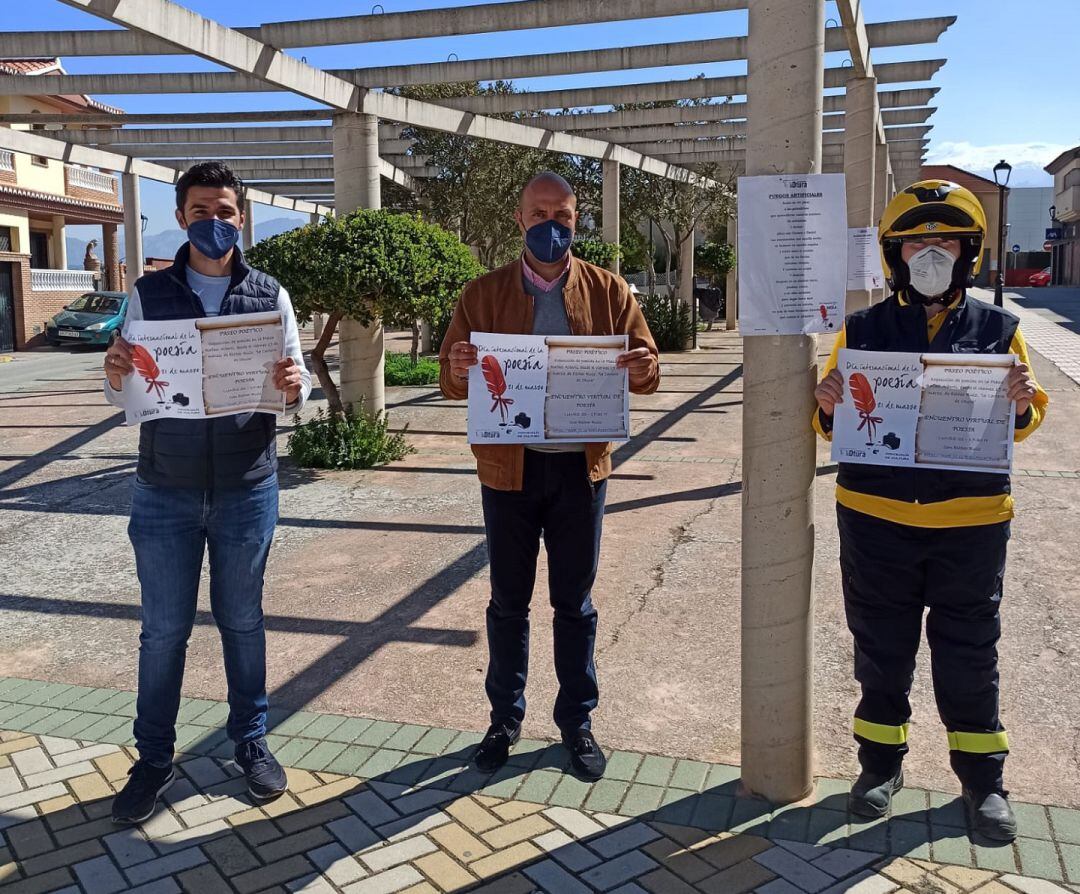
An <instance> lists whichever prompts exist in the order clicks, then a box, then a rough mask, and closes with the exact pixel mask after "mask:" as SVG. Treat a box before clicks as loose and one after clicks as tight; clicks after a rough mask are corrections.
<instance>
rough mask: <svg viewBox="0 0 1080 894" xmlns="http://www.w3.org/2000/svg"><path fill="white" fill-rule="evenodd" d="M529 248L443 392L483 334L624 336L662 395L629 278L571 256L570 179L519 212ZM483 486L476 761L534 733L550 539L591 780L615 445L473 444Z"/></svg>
mask: <svg viewBox="0 0 1080 894" xmlns="http://www.w3.org/2000/svg"><path fill="white" fill-rule="evenodd" d="M514 217H515V219H516V220H517V223H518V227H519V228H520V230H521V233H522V236H523V237H524V239H525V252H524V254H523V255H522V257H521V258H520V259H519V260H517V261H514V262H513V263H512V264H508V265H506V266H505V267H501V268H499V269H498V270H493V271H492V272H491V273H488V274H487V275H486V276H482V277H480V278H479V279H477V280H474V281H473V282H471V283H469V285H467V286H466V287H465V290H464V292H463V293H462V295H461V300H460V301H459V302H458V306H457V309H456V310H455V311H454V318H453V320H451V322H450V328H449V329H448V330H447V333H446V338H445V340H444V341H443V345H442V351H441V352H440V355H439V360H440V362H441V366H442V369H441V375H440V379H439V384H440V386H441V388H442V392H443V394H444V395H445V396H446V397H447V398H450V399H452V400H463V399H464V398H466V397H467V396H468V379H469V367H471V366H474V365H475V364H476V362H477V357H476V348H475V347H474V346H473V345H471V344H470V343H469V338H470V335H471V333H473V332H499V333H506V334H511V335H622V334H624V333H625V334H627V335H629V337H630V350H629V351H627V352H626V353H624V354H622V355H620V357H619V360H618V363H619V366H620V367H623V368H625V369H626V370H627V371H628V373H629V379H630V390H631V391H633V392H634V393H636V394H651V393H652V392H654V391H655V390H656V388H657V386H658V385H659V384H660V366H659V363H658V360H657V351H656V344H655V343H654V342H653V338H652V335H651V334H650V333H649V327H648V325H647V324H646V322H645V318H644V316H643V315H642V313H641V309H640V308H639V307H638V305H637V301H635V299H634V297H633V296H632V295H631V294H630V291H629V289H628V287H627V285H626V283H625V282H624V281H623V280H622V279H620V278H619V277H617V276H614V275H612V274H611V273H609V272H608V271H606V270H602V269H601V268H599V267H594V266H593V265H592V264H586V263H585V262H584V261H580V260H578V259H577V258H575V257H574V256H573V255H572V254H571V253H570V244H571V242H572V241H573V237H574V230H575V227H576V225H577V198H576V197H575V196H574V191H573V189H571V187H570V185H569V184H568V183H567V182H566V181H565V180H564V179H563V178H562V177H560V176H558V175H557V174H553V173H550V172H545V173H542V174H539V175H538V176H536V177H534V178H533V179H532V180H531V181H530V182H529V184H528V185H527V186H526V187H525V189H524V190H523V192H522V194H521V200H520V202H519V206H518V210H517V211H516V212H515V214H514ZM472 450H473V453H474V454H475V455H476V466H477V473H478V474H479V476H480V482H481V484H482V488H481V491H482V499H483V506H484V527H485V529H486V532H487V547H488V560H489V563H490V566H491V601H490V603H489V604H488V608H487V634H488V656H489V659H488V672H487V681H486V684H485V688H486V690H487V695H488V700H489V701H490V702H491V727H490V729H488V732H487V735H486V736H484V739H483V741H482V742H481V743H480V745H479V746H478V747H477V750H476V754H475V756H474V760H475V762H476V766H477V768H478V769H480V770H481V771H483V772H494V771H495V770H497V769H498V768H499V767H501V766H502V765H503V764H505V763H506V761H507V758H508V757H509V755H510V749H511V748H512V747H513V746H514V744H515V743H516V742H517V741H518V739H519V738H520V737H521V723H522V720H524V718H525V681H526V676H527V674H528V662H529V602H530V601H531V599H532V592H533V585H534V584H535V582H536V557H537V555H538V554H539V551H540V538H541V536H543V539H544V545H545V547H546V549H547V553H548V568H549V571H548V586H549V590H550V597H551V604H552V607H553V608H554V610H555V673H556V676H557V677H558V678H559V695H558V697H557V699H556V701H555V712H554V713H555V723H556V724H557V725H558V727H559V730H560V732H561V733H562V740H563V743H564V744H565V745H566V747H567V749H568V750H569V751H570V756H571V763H572V765H573V768H574V769H575V770H576V771H577V772H578V773H579V774H581V775H582V776H584V777H586V778H588V779H599V778H600V777H601V776H603V775H604V769H605V767H606V766H607V760H606V758H605V757H604V753H603V751H602V750H601V749H600V746H599V745H598V744H597V743H596V739H594V738H593V735H592V732H591V731H590V719H589V717H590V714H591V713H592V711H593V709H594V708H595V707H596V704H597V701H598V698H599V690H598V688H597V683H596V665H595V663H594V661H593V649H594V646H595V643H596V609H595V608H594V607H593V603H592V598H591V592H592V586H593V582H594V581H595V579H596V570H597V566H598V563H599V559H600V532H601V527H602V522H603V518H604V498H605V494H606V491H607V477H608V475H610V474H611V445H610V444H559V445H556V446H552V445H540V446H536V447H529V448H528V449H526V448H525V447H523V446H520V445H474V446H473V448H472Z"/></svg>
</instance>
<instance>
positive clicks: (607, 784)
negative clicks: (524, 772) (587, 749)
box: [519, 774, 630, 813]
mask: <svg viewBox="0 0 1080 894" xmlns="http://www.w3.org/2000/svg"><path fill="white" fill-rule="evenodd" d="M534 775H535V774H534ZM551 775H555V774H551ZM629 788H630V783H629V782H625V781H623V780H619V779H601V780H600V781H599V782H596V783H594V784H593V787H592V791H591V792H590V793H589V796H588V798H586V799H585V808H586V809H587V810H599V811H601V812H603V813H614V812H615V811H616V810H617V809H618V807H619V805H620V804H621V803H622V799H623V796H624V795H625V794H626V792H627V789H629ZM519 797H520V795H519Z"/></svg>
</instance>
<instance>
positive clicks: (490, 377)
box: [480, 354, 514, 423]
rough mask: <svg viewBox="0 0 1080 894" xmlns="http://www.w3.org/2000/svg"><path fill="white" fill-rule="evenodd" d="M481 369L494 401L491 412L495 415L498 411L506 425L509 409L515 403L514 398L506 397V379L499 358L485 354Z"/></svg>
mask: <svg viewBox="0 0 1080 894" xmlns="http://www.w3.org/2000/svg"><path fill="white" fill-rule="evenodd" d="M480 369H481V371H482V372H483V374H484V381H485V382H487V387H488V392H489V393H490V394H491V398H492V400H493V401H494V403H493V404H492V405H491V412H492V413H494V412H495V411H496V410H498V411H499V414H500V415H501V416H502V421H503V422H504V423H505V422H506V410H507V407H509V406H510V405H511V404H512V403H513V402H514V401H513V399H512V398H509V397H505V396H504V395H505V394H506V378H505V377H504V376H503V371H502V367H500V366H499V361H498V358H496V357H495V356H494V355H492V354H485V355H484V357H483V358H482V359H481V360H480Z"/></svg>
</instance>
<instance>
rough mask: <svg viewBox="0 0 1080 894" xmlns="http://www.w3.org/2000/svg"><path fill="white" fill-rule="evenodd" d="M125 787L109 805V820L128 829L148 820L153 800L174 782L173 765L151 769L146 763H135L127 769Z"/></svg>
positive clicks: (152, 810)
mask: <svg viewBox="0 0 1080 894" xmlns="http://www.w3.org/2000/svg"><path fill="white" fill-rule="evenodd" d="M128 776H129V777H131V778H130V779H128V781H127V784H126V785H125V786H124V788H123V790H122V791H121V792H120V794H118V795H117V796H116V797H115V798H113V804H112V821H113V822H114V823H117V824H118V825H124V826H130V825H134V824H135V823H141V822H142V821H143V820H145V819H149V818H150V815H151V814H152V813H153V812H154V808H155V807H156V806H157V800H158V798H159V797H160V796H161V794H162V792H164V791H165V789H167V788H168V787H169V786H170V785H172V784H173V782H174V781H175V780H176V771H175V770H174V769H173V765H172V764H169V766H167V767H155V766H154V765H153V764H149V763H147V762H146V761H143V760H140V761H136V762H135V764H134V765H133V766H132V767H131V769H130V770H128Z"/></svg>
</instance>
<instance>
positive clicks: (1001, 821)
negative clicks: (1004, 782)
mask: <svg viewBox="0 0 1080 894" xmlns="http://www.w3.org/2000/svg"><path fill="white" fill-rule="evenodd" d="M964 807H965V808H967V815H968V822H969V823H971V828H972V829H974V830H975V831H976V832H978V833H979V834H980V835H984V836H985V837H987V838H989V839H991V840H993V841H1012V840H1013V839H1015V838H1016V815H1015V814H1014V813H1013V809H1012V807H1011V806H1009V801H1008V798H1006V796H1005V793H1004V792H1000V791H995V792H989V793H987V794H978V793H976V792H974V791H972V790H971V789H969V788H964Z"/></svg>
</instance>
